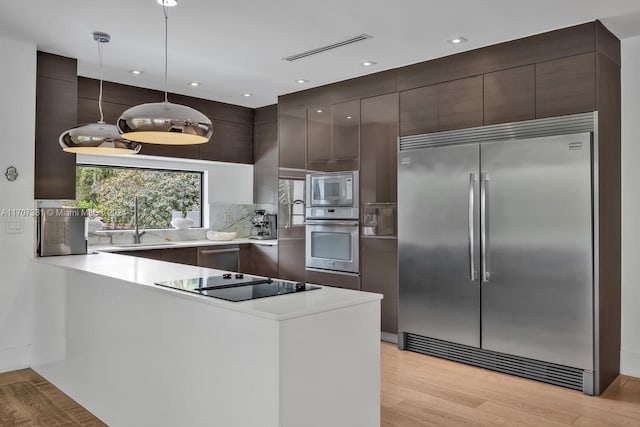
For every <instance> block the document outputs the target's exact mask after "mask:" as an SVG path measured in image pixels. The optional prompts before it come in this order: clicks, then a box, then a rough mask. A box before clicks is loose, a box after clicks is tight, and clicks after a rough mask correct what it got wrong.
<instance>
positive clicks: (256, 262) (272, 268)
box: [251, 244, 278, 277]
mask: <svg viewBox="0 0 640 427" xmlns="http://www.w3.org/2000/svg"><path fill="white" fill-rule="evenodd" d="M251 246H252V247H251V255H252V257H251V258H252V265H253V268H252V272H253V273H252V274H255V275H257V276H265V277H278V246H277V245H260V244H253V245H251Z"/></svg>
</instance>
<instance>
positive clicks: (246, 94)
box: [242, 93, 251, 96]
mask: <svg viewBox="0 0 640 427" xmlns="http://www.w3.org/2000/svg"><path fill="white" fill-rule="evenodd" d="M242 96H251V94H250V93H243V94H242Z"/></svg>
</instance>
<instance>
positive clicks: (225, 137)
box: [199, 119, 253, 163]
mask: <svg viewBox="0 0 640 427" xmlns="http://www.w3.org/2000/svg"><path fill="white" fill-rule="evenodd" d="M199 147H200V158H201V159H202V160H214V161H219V162H233V163H253V123H241V122H231V121H227V120H215V119H214V120H213V136H212V137H211V139H210V140H209V142H207V143H204V144H200V146H199Z"/></svg>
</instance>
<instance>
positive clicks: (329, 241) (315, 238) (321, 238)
mask: <svg viewBox="0 0 640 427" xmlns="http://www.w3.org/2000/svg"><path fill="white" fill-rule="evenodd" d="M311 256H312V257H314V258H326V259H335V260H340V261H351V234H350V233H326V232H312V233H311Z"/></svg>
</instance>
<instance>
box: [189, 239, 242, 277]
mask: <svg viewBox="0 0 640 427" xmlns="http://www.w3.org/2000/svg"><path fill="white" fill-rule="evenodd" d="M244 246H245V245H215V246H203V247H199V248H193V249H194V250H195V249H197V261H196V264H195V265H197V266H199V267H207V268H214V269H216V270H224V271H240V261H241V254H242V249H243V248H244Z"/></svg>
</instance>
